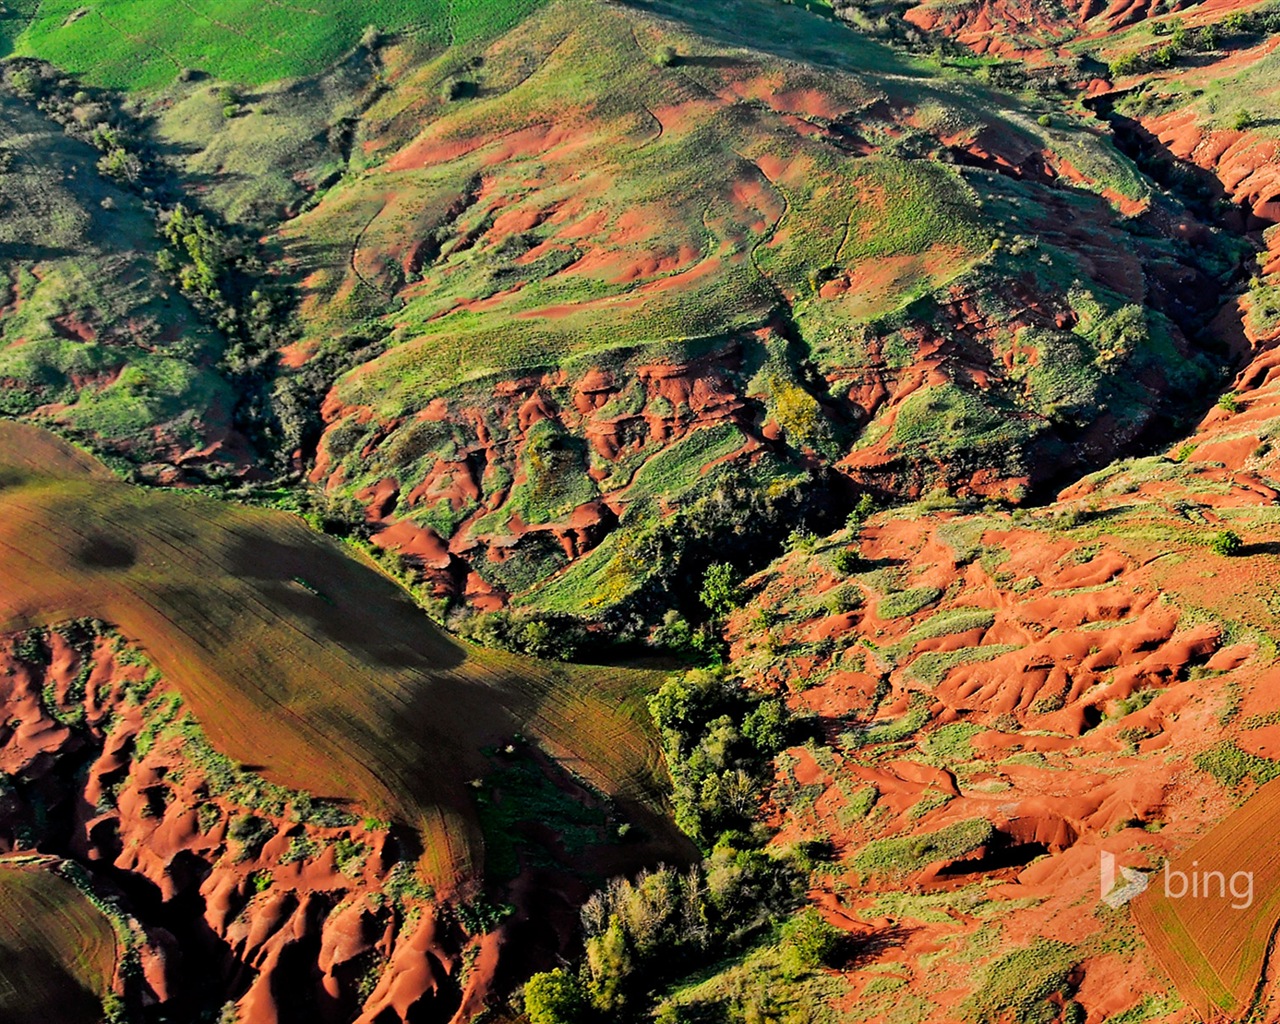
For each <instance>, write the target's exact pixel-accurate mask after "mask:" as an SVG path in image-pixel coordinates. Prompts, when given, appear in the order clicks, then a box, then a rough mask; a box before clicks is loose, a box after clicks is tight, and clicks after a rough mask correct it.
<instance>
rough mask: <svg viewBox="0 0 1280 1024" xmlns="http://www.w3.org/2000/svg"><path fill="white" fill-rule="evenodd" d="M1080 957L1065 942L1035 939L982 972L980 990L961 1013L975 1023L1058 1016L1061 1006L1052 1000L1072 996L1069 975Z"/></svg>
mask: <svg viewBox="0 0 1280 1024" xmlns="http://www.w3.org/2000/svg"><path fill="white" fill-rule="evenodd" d="M1080 959H1081V957H1080V954H1079V953H1078V952H1077V951H1076V950H1075V949H1074V948H1073V947H1071V946H1069V945H1067V944H1066V943H1065V942H1058V941H1055V940H1052V939H1036V940H1035V942H1034V943H1032V944H1031V945H1030V946H1027V947H1026V948H1024V949H1017V950H1014V951H1013V952H1010V953H1006V954H1005V955H1004V956H1002V957H1000V958H998V959H996V960H994V961H993V962H992V963H991V964H990V965H989V966H988V967H987V968H986V969H985V970H984V971H983V973H982V977H981V981H980V983H979V986H978V990H977V991H976V992H975V993H974V994H973V995H972V996H971V997H970V998H969V999H968V1000H967V1001H966V1003H965V1005H964V1007H963V1008H962V1010H961V1013H962V1014H963V1016H964V1019H965V1020H970V1021H973V1022H974V1024H1003V1022H1008V1021H1013V1022H1016V1024H1038V1022H1041V1021H1046V1020H1052V1019H1055V1018H1056V1017H1057V1015H1058V1012H1059V1010H1058V1006H1057V1005H1055V1004H1054V1003H1052V1002H1050V1000H1051V999H1052V998H1054V997H1057V998H1058V999H1069V998H1070V995H1071V991H1072V989H1071V984H1070V975H1071V972H1072V970H1074V969H1075V967H1076V966H1077V964H1079V962H1080ZM1064 1019H1068V1020H1069V1019H1072V1018H1071V1017H1064ZM1075 1019H1083V1018H1082V1017H1078V1016H1077V1017H1076V1018H1075Z"/></svg>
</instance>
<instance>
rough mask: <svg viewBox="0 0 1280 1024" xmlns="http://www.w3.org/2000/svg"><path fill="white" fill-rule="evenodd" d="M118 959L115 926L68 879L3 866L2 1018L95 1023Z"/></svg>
mask: <svg viewBox="0 0 1280 1024" xmlns="http://www.w3.org/2000/svg"><path fill="white" fill-rule="evenodd" d="M36 922H39V923H40V926H39V927H38V928H37V927H36V926H35V923H36ZM115 955H116V947H115V937H114V935H113V934H112V931H111V925H110V923H109V922H108V921H107V919H106V918H105V917H103V916H102V915H101V914H100V913H98V911H97V910H95V909H94V908H93V907H92V906H91V905H90V904H89V902H88V901H87V900H86V899H85V898H84V897H83V896H81V895H80V893H79V892H77V891H76V889H75V887H74V886H73V885H72V884H71V883H70V882H67V881H64V880H63V879H61V878H59V877H58V876H56V875H53V874H50V873H49V872H48V871H43V870H40V869H37V868H21V867H9V866H5V865H4V864H3V863H2V862H0V1020H3V1021H5V1024H49V1022H51V1021H56V1022H57V1024H96V1022H97V1021H100V1020H101V1019H102V997H103V996H104V995H105V994H106V991H107V984H108V982H109V980H110V977H111V972H112V970H113V969H114V965H115Z"/></svg>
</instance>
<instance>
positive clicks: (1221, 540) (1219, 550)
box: [1209, 530, 1244, 557]
mask: <svg viewBox="0 0 1280 1024" xmlns="http://www.w3.org/2000/svg"><path fill="white" fill-rule="evenodd" d="M1243 547H1244V541H1243V540H1241V539H1240V535H1239V534H1238V533H1236V532H1235V531H1234V530H1222V531H1220V532H1218V533H1215V534H1214V535H1213V536H1212V537H1211V538H1210V539H1209V550H1210V551H1212V552H1213V553H1214V554H1215V555H1224V556H1226V557H1231V556H1232V555H1238V554H1240V551H1241V549H1242V548H1243Z"/></svg>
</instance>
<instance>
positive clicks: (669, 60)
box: [653, 46, 680, 68]
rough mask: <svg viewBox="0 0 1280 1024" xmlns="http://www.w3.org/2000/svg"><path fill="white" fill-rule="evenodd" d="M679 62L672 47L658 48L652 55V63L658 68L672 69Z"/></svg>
mask: <svg viewBox="0 0 1280 1024" xmlns="http://www.w3.org/2000/svg"><path fill="white" fill-rule="evenodd" d="M679 60H680V56H679V54H677V53H676V48H675V47H674V46H659V47H658V48H657V49H656V50H655V51H654V53H653V62H654V64H656V65H657V66H658V67H660V68H670V67H674V66H675V65H676V64H677V63H678V62H679Z"/></svg>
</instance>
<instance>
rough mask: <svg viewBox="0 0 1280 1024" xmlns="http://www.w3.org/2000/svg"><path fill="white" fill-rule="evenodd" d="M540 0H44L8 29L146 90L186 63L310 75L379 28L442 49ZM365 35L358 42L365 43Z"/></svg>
mask: <svg viewBox="0 0 1280 1024" xmlns="http://www.w3.org/2000/svg"><path fill="white" fill-rule="evenodd" d="M539 3H540V0H515V2H512V3H495V2H493V0H455V2H453V3H452V4H446V3H443V2H441V0H415V2H408V0H318V2H316V3H313V4H312V6H311V7H309V8H306V9H305V10H302V9H298V8H293V7H290V6H287V5H284V4H255V3H250V2H247V0H220V4H219V6H218V8H217V16H216V17H213V16H210V15H207V14H204V13H202V12H201V11H199V10H198V9H197V8H196V7H195V6H191V5H187V4H181V3H175V2H167V0H166V2H164V4H163V9H159V8H157V7H156V6H155V4H154V3H138V2H136V0H101V2H99V3H96V4H94V5H92V7H85V6H84V5H81V4H79V3H78V2H77V0H48V2H45V3H41V4H39V5H38V7H37V8H35V9H34V10H32V11H23V10H22V8H19V11H18V12H16V13H17V15H18V19H19V20H20V21H26V22H27V24H26V27H25V29H24V30H23V31H22V32H21V33H20V34H18V33H15V32H14V30H13V28H10V27H7V28H6V31H7V32H8V33H9V40H10V42H11V44H12V45H13V46H14V48H15V49H16V51H17V52H18V53H22V54H28V55H31V56H38V57H43V58H45V59H46V60H50V61H52V62H53V63H55V64H57V65H59V66H60V67H63V68H66V69H67V70H68V71H72V72H75V73H77V74H81V75H84V76H85V77H86V78H87V79H88V80H89V81H92V82H94V83H95V84H98V85H107V86H112V87H115V88H123V89H148V88H154V87H156V86H160V85H164V84H166V83H168V82H171V81H173V80H174V79H175V78H176V77H178V76H179V74H180V73H182V72H183V69H186V68H198V69H199V70H201V71H204V72H206V73H208V74H211V75H213V76H214V77H216V78H221V79H224V80H229V81H235V82H243V83H245V84H257V83H261V82H268V81H271V80H273V79H279V78H293V77H298V76H301V75H309V74H315V73H316V72H318V71H321V70H323V69H324V68H326V67H327V66H328V65H330V64H331V63H333V62H334V61H335V60H337V59H338V58H339V57H341V56H342V55H343V54H344V53H345V52H347V51H349V50H351V49H353V48H354V47H356V46H357V45H368V44H369V43H376V42H377V36H378V32H376V31H375V32H374V33H372V34H369V33H368V31H367V30H368V27H369V26H375V25H376V26H377V27H378V29H380V30H382V31H385V32H390V33H401V32H403V33H406V34H408V35H410V36H411V37H412V38H413V39H414V40H415V42H416V43H417V44H418V45H434V46H436V47H444V46H447V45H450V44H463V43H469V42H473V41H475V40H478V39H483V38H487V37H492V36H494V35H497V34H498V33H500V32H502V31H504V30H505V29H508V28H511V27H512V26H514V25H516V24H518V23H519V22H520V21H521V20H522V19H523V18H524V17H526V16H527V15H528V14H529V13H530V12H531V11H533V10H536V9H537V7H538V6H539ZM362 41H363V42H362Z"/></svg>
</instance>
